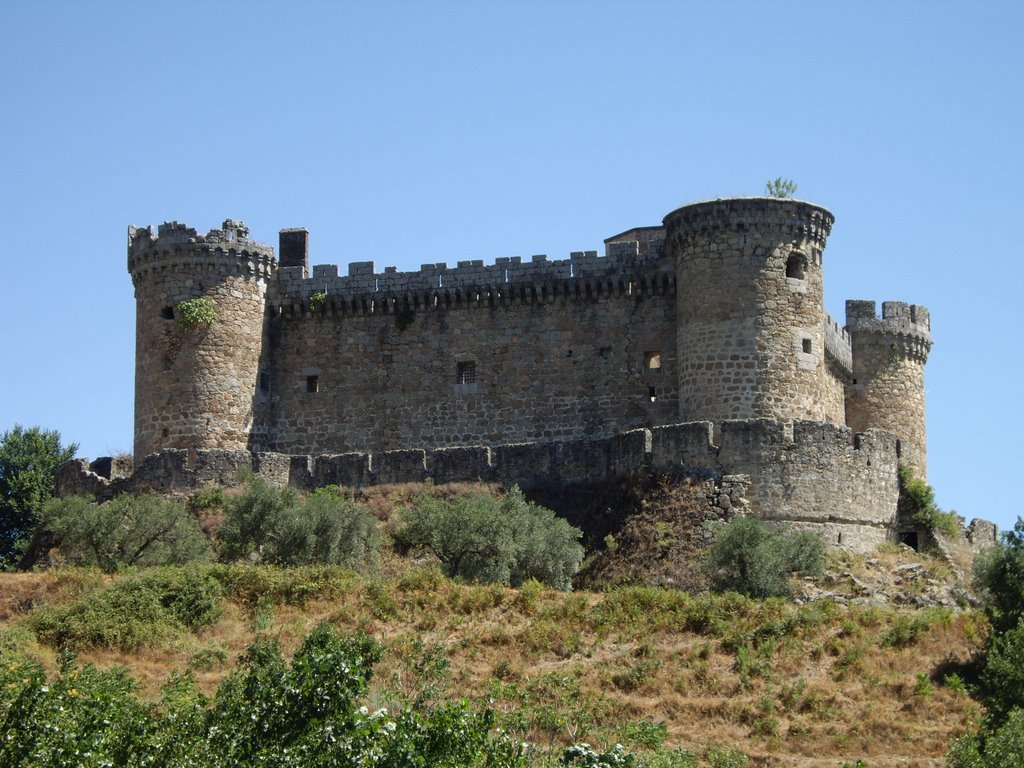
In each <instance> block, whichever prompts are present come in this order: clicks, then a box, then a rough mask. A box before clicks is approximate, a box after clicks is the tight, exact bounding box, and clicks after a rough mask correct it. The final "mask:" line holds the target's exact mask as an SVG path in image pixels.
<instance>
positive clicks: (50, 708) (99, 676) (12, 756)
mask: <svg viewBox="0 0 1024 768" xmlns="http://www.w3.org/2000/svg"><path fill="white" fill-rule="evenodd" d="M134 689H135V683H134V682H133V681H132V680H131V679H130V678H129V677H128V676H127V675H126V674H125V672H124V671H123V670H120V669H117V668H114V669H110V670H106V671H99V670H97V669H95V668H94V667H92V666H89V665H87V666H85V667H81V668H79V667H77V666H75V664H74V657H72V656H67V657H65V658H64V660H63V664H62V669H61V672H60V674H59V675H58V676H57V677H56V678H55V679H53V680H47V679H46V676H45V675H44V674H43V673H42V671H41V670H40V669H39V668H38V667H36V666H34V665H30V664H16V663H15V664H10V663H8V662H7V660H6V659H4V658H0V765H3V766H5V768H21V767H22V766H24V767H25V768H29V767H31V768H65V766H90V768H91V767H92V766H97V767H98V766H104V765H109V766H113V765H117V766H141V765H144V764H146V763H144V762H143V761H144V756H145V755H147V754H151V753H152V746H151V741H152V737H153V734H154V727H153V721H152V719H151V718H150V711H151V709H150V707H149V706H147V705H145V704H143V703H142V702H141V701H139V700H138V699H137V698H136V697H135V696H134V695H133V691H134Z"/></svg>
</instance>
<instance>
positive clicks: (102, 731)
mask: <svg viewBox="0 0 1024 768" xmlns="http://www.w3.org/2000/svg"><path fill="white" fill-rule="evenodd" d="M379 656H380V648H379V646H378V645H377V643H376V642H374V641H373V640H370V639H368V638H366V637H365V636H355V637H343V636H341V635H339V634H338V633H337V632H336V631H335V630H333V629H332V628H330V627H329V626H327V625H321V626H320V627H318V628H317V629H315V630H314V631H313V632H312V633H311V634H310V635H309V636H308V637H307V638H306V639H305V641H304V642H303V644H302V647H301V648H300V649H299V651H298V652H297V653H296V654H295V657H294V658H293V659H292V661H291V663H290V664H289V663H287V662H286V661H285V660H284V657H283V656H282V655H281V652H280V649H279V648H278V646H277V645H276V643H273V642H269V641H265V640H264V641H258V642H256V643H254V644H253V645H252V646H250V647H249V650H248V651H247V653H246V654H245V656H244V657H243V658H242V660H241V663H240V667H239V669H238V670H236V671H235V672H233V673H232V674H231V675H230V676H229V677H228V678H227V679H226V680H225V681H224V682H223V683H222V684H221V686H220V688H219V689H218V690H217V693H216V695H215V697H214V700H213V702H212V703H210V702H208V701H207V700H206V699H205V698H204V697H203V696H202V695H201V694H200V693H198V691H197V690H196V686H195V683H194V681H193V680H192V679H191V678H190V677H188V676H177V677H173V678H172V679H171V680H170V681H169V682H168V684H167V685H166V686H164V689H163V696H162V700H161V702H160V704H159V705H153V704H147V703H144V702H143V701H141V700H140V699H139V698H138V697H137V696H136V695H135V694H134V690H133V689H134V685H133V683H132V681H131V680H129V679H128V678H127V677H126V676H125V675H124V673H123V672H120V671H117V670H116V669H115V670H111V671H99V670H96V669H95V668H93V667H91V666H88V665H86V666H84V667H79V666H77V665H76V664H74V661H73V658H71V657H66V658H65V661H64V664H63V665H62V668H61V671H60V673H59V674H58V675H57V676H55V677H54V678H53V679H51V680H48V679H47V678H46V676H45V674H44V673H43V672H42V671H41V670H40V669H39V668H38V667H35V666H33V665H31V664H25V663H19V662H10V661H9V660H7V659H3V658H0V765H3V766H5V768H29V767H30V766H31V768H64V767H65V766H70V765H76V766H89V768H93V767H97V768H98V766H105V765H116V766H120V767H121V768H142V767H143V766H160V767H161V768H249V767H250V766H263V767H264V768H285V767H286V766H295V765H301V766H308V767H309V768H329V767H330V768H334V767H335V766H366V767H367V768H369V767H370V766H373V767H374V768H406V766H411V767H412V768H427V766H431V767H436V768H484V767H485V766H486V768H519V767H520V766H522V767H523V768H525V766H526V764H527V761H526V759H525V757H524V755H523V747H522V745H520V744H518V743H516V742H514V741H512V740H511V739H509V738H507V737H505V736H502V735H495V734H494V733H492V726H493V721H494V718H493V714H492V713H491V712H490V711H489V710H483V711H479V712H477V711H473V710H470V709H469V708H468V707H466V706H465V705H463V704H457V705H446V706H441V707H438V708H435V709H432V710H429V711H426V712H414V711H412V710H408V709H406V710H402V711H399V712H396V713H394V714H393V715H392V714H390V713H388V712H387V711H386V710H378V711H376V712H371V711H370V710H369V709H368V708H367V707H365V706H360V699H361V697H364V696H365V695H366V693H367V684H368V682H369V680H370V677H371V674H372V668H373V664H374V663H375V662H376V661H377V659H378V658H379Z"/></svg>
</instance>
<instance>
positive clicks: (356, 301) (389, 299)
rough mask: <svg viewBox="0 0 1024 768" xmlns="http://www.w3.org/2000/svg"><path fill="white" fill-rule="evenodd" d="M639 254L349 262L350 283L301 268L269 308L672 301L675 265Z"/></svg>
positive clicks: (326, 269) (287, 275)
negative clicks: (451, 262) (401, 267)
mask: <svg viewBox="0 0 1024 768" xmlns="http://www.w3.org/2000/svg"><path fill="white" fill-rule="evenodd" d="M640 246H641V244H640V242H639V241H632V242H619V243H616V244H615V247H614V248H611V249H610V252H609V255H606V256H599V255H598V253H597V251H574V252H573V253H572V254H571V255H570V257H569V258H568V259H560V260H554V261H551V260H549V259H548V257H547V256H546V255H537V256H532V257H530V259H529V260H524V259H523V258H522V257H519V256H513V257H505V258H498V259H496V260H495V262H494V263H493V264H484V262H483V261H482V260H466V261H459V262H458V263H457V265H456V266H455V267H449V266H448V265H447V263H443V262H442V263H436V264H423V265H422V266H421V267H420V269H419V271H417V272H399V271H398V270H397V269H396V268H395V267H385V269H384V271H383V272H378V271H377V270H376V267H375V265H374V262H372V261H358V262H351V263H350V264H349V265H348V274H346V275H339V274H338V267H337V266H336V265H315V266H314V267H313V274H312V276H311V277H306V274H305V271H304V270H303V269H302V268H299V267H284V268H281V269H279V270H278V272H277V280H276V281H275V283H274V285H273V286H272V287H271V291H270V296H269V302H270V304H271V306H272V307H275V308H276V309H277V310H278V312H303V311H306V310H308V308H309V302H310V298H311V297H312V296H313V295H314V294H318V293H323V294H325V296H326V298H325V301H324V307H325V308H326V309H327V311H328V312H330V313H342V314H372V313H378V312H384V313H386V312H388V311H391V310H393V309H394V308H395V307H399V308H406V307H408V308H413V309H424V310H430V309H437V308H440V309H451V308H453V307H454V308H462V307H478V306H494V305H495V304H512V303H516V304H536V303H545V302H549V301H566V300H570V301H576V300H595V299H601V298H618V297H631V298H636V297H637V296H643V295H665V294H671V293H673V292H674V289H675V274H674V270H673V268H672V264H671V262H669V261H668V260H666V259H663V258H661V252H660V249H658V248H657V247H654V248H644V249H641V247H640ZM641 251H643V252H641Z"/></svg>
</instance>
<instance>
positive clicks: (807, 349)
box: [800, 339, 811, 355]
mask: <svg viewBox="0 0 1024 768" xmlns="http://www.w3.org/2000/svg"><path fill="white" fill-rule="evenodd" d="M800 344H801V346H802V347H803V350H804V354H806V355H809V354H811V340H810V339H803V340H802V341H801V342H800Z"/></svg>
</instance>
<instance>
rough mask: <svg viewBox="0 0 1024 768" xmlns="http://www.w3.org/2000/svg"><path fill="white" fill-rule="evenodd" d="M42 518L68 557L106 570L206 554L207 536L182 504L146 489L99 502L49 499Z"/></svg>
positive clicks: (182, 560) (190, 559) (205, 557)
mask: <svg viewBox="0 0 1024 768" xmlns="http://www.w3.org/2000/svg"><path fill="white" fill-rule="evenodd" d="M42 521H43V525H44V527H45V528H46V530H48V531H49V532H50V533H52V534H53V536H54V537H55V539H56V540H57V543H58V546H59V548H60V552H61V555H62V556H63V557H64V558H65V559H66V560H67V561H68V562H70V563H72V564H74V565H95V566H98V567H100V568H102V569H103V570H104V571H106V572H107V573H112V572H114V571H116V570H118V569H120V568H124V567H126V566H133V565H173V564H180V563H188V562H196V561H205V560H209V559H210V556H211V547H210V542H209V540H207V538H206V536H205V535H204V534H203V531H202V529H201V528H200V527H199V522H198V521H197V520H196V518H195V517H194V516H193V515H191V514H190V513H189V512H188V511H187V510H186V509H185V505H184V504H181V503H180V502H176V501H171V500H168V499H162V498H160V497H159V496H153V495H150V494H122V495H120V496H117V497H116V498H114V499H112V500H111V501H108V502H106V503H104V504H97V503H96V502H95V501H93V500H92V499H89V498H88V497H85V496H72V497H69V498H65V499H51V500H50V501H48V502H47V503H46V505H45V507H44V509H43V518H42Z"/></svg>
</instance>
